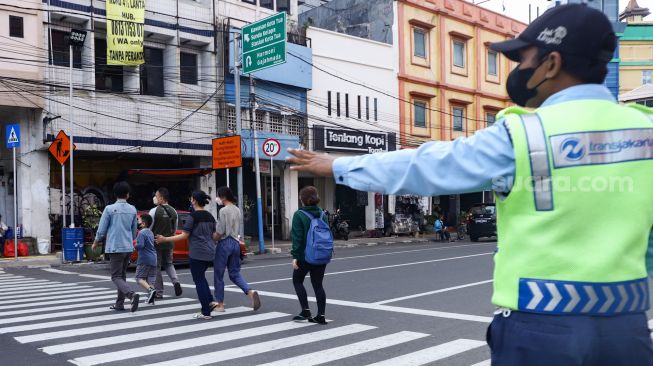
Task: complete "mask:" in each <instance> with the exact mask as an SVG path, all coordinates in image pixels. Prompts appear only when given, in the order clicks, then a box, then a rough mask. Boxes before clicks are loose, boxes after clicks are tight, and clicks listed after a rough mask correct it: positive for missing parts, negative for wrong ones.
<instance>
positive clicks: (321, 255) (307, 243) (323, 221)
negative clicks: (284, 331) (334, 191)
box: [290, 186, 333, 325]
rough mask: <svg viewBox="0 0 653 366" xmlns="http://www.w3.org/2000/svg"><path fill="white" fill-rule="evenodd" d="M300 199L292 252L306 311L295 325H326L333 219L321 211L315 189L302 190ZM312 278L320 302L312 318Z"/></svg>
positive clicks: (294, 279) (299, 294) (297, 286)
mask: <svg viewBox="0 0 653 366" xmlns="http://www.w3.org/2000/svg"><path fill="white" fill-rule="evenodd" d="M299 198H300V200H301V202H302V205H303V207H302V208H301V209H299V210H297V212H295V214H294V215H293V219H292V250H291V251H290V254H291V255H292V257H293V261H292V266H293V269H294V271H293V275H292V282H293V285H294V287H295V292H296V293H297V298H298V299H299V304H300V305H301V307H302V309H301V312H300V313H299V315H297V316H295V317H294V318H293V320H294V321H298V322H301V321H309V322H311V323H317V324H322V325H325V324H327V321H326V318H325V311H326V292H325V291H324V286H323V285H322V281H323V280H324V272H325V271H326V266H327V264H328V263H329V262H330V261H331V256H332V255H333V234H332V233H331V229H330V228H329V219H328V217H327V216H326V214H325V213H324V211H323V210H322V209H321V208H320V207H318V206H317V205H318V203H320V197H319V196H318V194H317V189H316V188H315V187H313V186H307V187H304V188H302V190H301V191H300V192H299ZM309 273H310V275H311V284H312V285H313V291H314V292H315V298H316V299H317V316H315V317H311V309H310V308H309V306H308V294H307V293H306V288H305V287H304V279H305V278H306V275H307V274H309Z"/></svg>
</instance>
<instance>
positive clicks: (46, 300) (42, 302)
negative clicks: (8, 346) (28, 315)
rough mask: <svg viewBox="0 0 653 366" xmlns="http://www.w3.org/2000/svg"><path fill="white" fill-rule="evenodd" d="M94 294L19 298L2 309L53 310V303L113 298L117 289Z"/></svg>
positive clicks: (0, 308)
mask: <svg viewBox="0 0 653 366" xmlns="http://www.w3.org/2000/svg"><path fill="white" fill-rule="evenodd" d="M93 295H94V296H90V297H86V296H82V297H77V298H71V297H72V296H70V295H65V296H54V297H39V298H36V299H23V300H19V302H20V303H14V304H13V305H3V306H0V310H8V309H17V308H20V309H24V308H29V307H47V310H48V311H49V310H52V307H50V306H51V305H57V304H70V303H76V302H86V301H91V300H99V299H112V298H115V297H116V291H115V290H107V291H98V292H97V293H95V294H93ZM95 295H101V296H95ZM53 298H63V300H52V299H53ZM17 301H18V300H17ZM2 315H5V313H1V312H0V316H2Z"/></svg>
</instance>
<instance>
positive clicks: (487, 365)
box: [472, 360, 492, 366]
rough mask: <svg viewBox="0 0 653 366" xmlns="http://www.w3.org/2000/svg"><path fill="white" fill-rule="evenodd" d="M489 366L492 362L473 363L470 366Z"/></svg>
mask: <svg viewBox="0 0 653 366" xmlns="http://www.w3.org/2000/svg"><path fill="white" fill-rule="evenodd" d="M491 364H492V360H485V361H481V362H479V363H475V364H473V365H472V366H490V365H491Z"/></svg>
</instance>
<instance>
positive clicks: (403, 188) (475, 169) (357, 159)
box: [333, 84, 653, 276]
mask: <svg viewBox="0 0 653 366" xmlns="http://www.w3.org/2000/svg"><path fill="white" fill-rule="evenodd" d="M583 99H593V100H608V101H611V102H615V99H614V97H613V96H612V94H611V93H610V91H609V90H608V89H607V88H605V87H604V86H603V85H598V84H584V85H577V86H573V87H570V88H567V89H565V90H562V91H560V92H558V93H556V94H554V95H552V96H550V97H549V98H547V100H546V101H545V102H544V103H543V104H542V107H545V106H550V105H555V104H559V103H564V102H569V101H575V100H583ZM333 176H334V177H335V180H336V183H338V184H343V185H347V186H349V187H351V188H353V189H357V190H359V191H367V192H378V193H383V194H397V195H400V194H417V195H421V196H439V195H448V194H459V193H469V192H480V191H490V190H495V191H499V192H504V193H507V192H509V191H510V188H511V187H510V186H506V185H504V186H503V187H498V185H497V184H493V183H497V182H512V181H513V180H514V176H515V154H514V150H513V146H512V142H511V140H510V135H509V133H508V129H507V127H506V125H505V121H504V120H499V121H498V122H497V123H496V124H494V125H492V126H490V127H488V128H485V129H483V130H480V131H478V132H476V134H474V135H473V136H471V137H468V138H459V139H456V140H455V141H451V142H441V141H432V142H427V143H425V144H422V145H421V146H420V147H419V148H417V149H406V150H399V151H393V152H389V153H381V154H372V155H361V156H354V157H343V158H338V159H336V160H335V162H334V163H333ZM497 178H500V180H497ZM647 266H648V269H649V274H651V275H652V276H653V233H652V234H651V239H650V240H649V256H648V261H647Z"/></svg>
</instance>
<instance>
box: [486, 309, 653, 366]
mask: <svg viewBox="0 0 653 366" xmlns="http://www.w3.org/2000/svg"><path fill="white" fill-rule="evenodd" d="M505 315H508V314H499V315H495V317H494V320H493V321H492V324H490V326H489V327H488V330H487V342H488V345H489V346H490V348H491V350H492V366H651V365H653V342H652V341H651V331H650V330H649V328H648V325H647V319H646V315H645V314H644V313H637V314H626V315H618V316H612V317H598V316H577V315H541V314H528V313H522V312H512V313H511V314H509V316H505Z"/></svg>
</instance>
